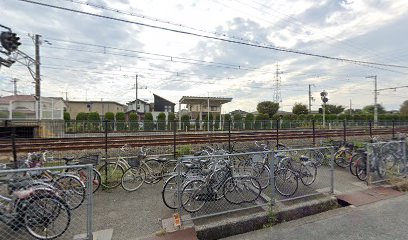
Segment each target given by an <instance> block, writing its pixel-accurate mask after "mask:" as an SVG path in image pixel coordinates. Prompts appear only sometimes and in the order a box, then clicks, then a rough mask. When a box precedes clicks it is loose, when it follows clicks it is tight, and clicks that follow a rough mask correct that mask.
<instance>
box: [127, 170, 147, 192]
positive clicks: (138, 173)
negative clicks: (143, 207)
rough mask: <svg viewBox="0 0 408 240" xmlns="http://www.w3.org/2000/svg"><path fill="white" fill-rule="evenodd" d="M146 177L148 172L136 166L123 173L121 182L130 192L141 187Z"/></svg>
mask: <svg viewBox="0 0 408 240" xmlns="http://www.w3.org/2000/svg"><path fill="white" fill-rule="evenodd" d="M145 177H146V173H145V171H144V169H143V168H141V167H135V168H133V167H132V168H129V169H128V170H126V172H125V173H123V175H122V179H121V184H122V188H123V189H125V190H126V191H128V192H133V191H136V190H137V189H139V188H140V187H141V186H142V184H143V182H144V180H145Z"/></svg>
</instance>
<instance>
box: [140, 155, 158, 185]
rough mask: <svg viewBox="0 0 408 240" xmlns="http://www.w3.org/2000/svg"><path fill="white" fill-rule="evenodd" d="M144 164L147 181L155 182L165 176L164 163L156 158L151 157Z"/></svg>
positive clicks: (149, 182)
mask: <svg viewBox="0 0 408 240" xmlns="http://www.w3.org/2000/svg"><path fill="white" fill-rule="evenodd" d="M142 166H143V168H145V169H144V170H145V172H146V177H145V179H144V181H145V183H148V184H155V183H158V182H160V180H161V179H162V178H163V169H162V165H161V164H160V162H159V161H157V160H156V159H149V160H147V161H145V164H144V165H142Z"/></svg>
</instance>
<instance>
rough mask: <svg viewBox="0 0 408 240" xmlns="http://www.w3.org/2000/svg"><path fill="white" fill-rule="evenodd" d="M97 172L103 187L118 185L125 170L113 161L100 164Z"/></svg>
mask: <svg viewBox="0 0 408 240" xmlns="http://www.w3.org/2000/svg"><path fill="white" fill-rule="evenodd" d="M98 172H99V173H100V174H101V179H102V181H101V184H102V186H103V187H104V188H116V187H118V186H119V185H120V183H121V179H122V176H123V173H124V172H125V170H123V167H122V166H120V165H119V164H116V163H115V162H108V163H105V164H104V165H102V166H101V167H100V168H99V169H98Z"/></svg>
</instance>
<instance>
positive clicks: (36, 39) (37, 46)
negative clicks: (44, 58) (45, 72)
mask: <svg viewBox="0 0 408 240" xmlns="http://www.w3.org/2000/svg"><path fill="white" fill-rule="evenodd" d="M40 37H41V35H38V34H35V36H34V45H35V77H34V82H35V98H36V99H37V101H38V104H37V112H38V115H37V116H39V117H41V74H40V63H41V62H40V45H41V41H40Z"/></svg>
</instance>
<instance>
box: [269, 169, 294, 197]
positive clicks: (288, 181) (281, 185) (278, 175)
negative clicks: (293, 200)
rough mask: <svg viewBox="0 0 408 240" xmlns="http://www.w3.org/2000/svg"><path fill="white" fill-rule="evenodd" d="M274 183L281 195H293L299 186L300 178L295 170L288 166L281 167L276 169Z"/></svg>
mask: <svg viewBox="0 0 408 240" xmlns="http://www.w3.org/2000/svg"><path fill="white" fill-rule="evenodd" d="M274 185H275V189H276V191H277V192H278V193H279V194H280V195H282V196H284V197H291V196H293V195H294V194H295V193H296V191H297V189H298V187H299V179H298V177H297V175H296V173H295V172H294V171H292V170H290V169H288V168H280V169H277V170H276V171H275V181H274Z"/></svg>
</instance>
